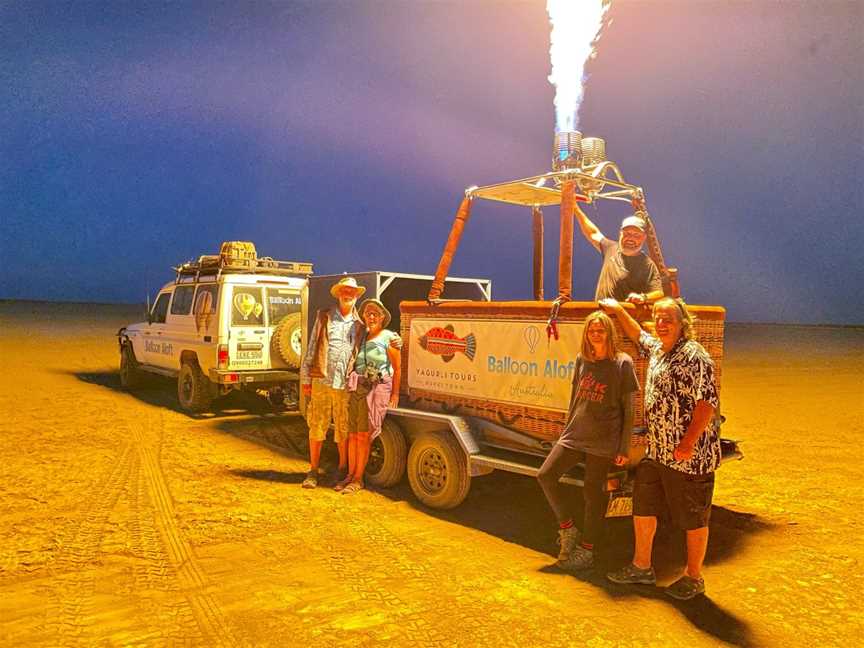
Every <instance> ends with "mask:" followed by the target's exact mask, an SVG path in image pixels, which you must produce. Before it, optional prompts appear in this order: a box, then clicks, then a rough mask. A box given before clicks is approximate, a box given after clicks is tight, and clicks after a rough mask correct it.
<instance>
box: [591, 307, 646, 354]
mask: <svg viewBox="0 0 864 648" xmlns="http://www.w3.org/2000/svg"><path fill="white" fill-rule="evenodd" d="M600 308H602V309H603V311H604V312H605V313H608V314H610V315H615V316H616V317H617V318H618V323H619V324H620V325H621V328H622V329H624V334H625V335H626V336H627V337H628V338H630V339H631V340H633V342H634V343H636V344H637V345H638V344H639V334H640V333H642V327H641V326H639V322H637V321H636V320H635V319H633V318H632V317H631V316H630V313H628V312H627V311H626V310H625V309H624V307H623V306H622V305H621V304H620V303H619V302H618V300H616V299H612V298H607V299H601V300H600Z"/></svg>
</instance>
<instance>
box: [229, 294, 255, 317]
mask: <svg viewBox="0 0 864 648" xmlns="http://www.w3.org/2000/svg"><path fill="white" fill-rule="evenodd" d="M256 306H258V307H261V305H260V304H259V303H258V302H257V301H256V300H255V298H254V297H253V296H252V295H250V294H249V293H237V294H236V295H234V308H236V309H237V310H238V311H239V312H240V314H241V315H242V316H243V319H244V320H248V319H249V316H250V315H251V314H252V311H254V310H255V307H256Z"/></svg>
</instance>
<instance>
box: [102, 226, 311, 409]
mask: <svg viewBox="0 0 864 648" xmlns="http://www.w3.org/2000/svg"><path fill="white" fill-rule="evenodd" d="M174 270H175V272H176V276H175V278H174V281H171V282H169V283H167V284H165V285H164V286H163V287H162V289H161V290H160V291H159V294H158V295H157V297H156V300H155V302H154V303H153V307H152V308H150V309H149V311H148V313H147V321H145V322H140V323H137V324H130V325H129V326H126V327H123V328H121V329H120V330H119V331H118V333H117V336H118V340H119V343H120V382H121V384H122V386H123V387H124V388H125V389H134V388H135V387H136V386H137V385H138V384H139V383H140V380H141V378H142V375H143V374H144V373H154V374H161V375H165V376H170V377H172V378H176V379H177V397H178V400H179V401H180V406H181V407H182V408H183V409H184V410H186V411H188V412H193V413H198V412H204V411H207V410H209V409H210V407H211V405H212V403H213V401H214V399H216V398H218V397H219V396H222V395H225V394H227V393H229V392H230V391H232V390H234V389H245V390H250V391H255V392H259V393H260V392H264V393H266V394H267V395H268V396H269V397H270V399H271V402H273V403H274V404H276V405H279V406H281V405H283V404H285V403H286V402H288V403H291V402H294V403H296V402H297V398H298V394H297V385H298V380H299V368H300V359H301V352H302V348H301V345H302V339H303V337H302V321H303V315H304V313H303V311H304V310H305V306H304V304H305V303H306V299H305V293H306V290H307V287H306V286H307V278H308V276H309V275H310V274H311V273H312V264H311V263H301V262H296V261H277V260H274V259H271V258H269V257H263V258H259V257H258V256H257V253H256V251H255V247H254V245H253V244H252V243H248V242H238V241H231V242H226V243H223V244H222V249H221V251H220V254H218V255H207V256H202V257H199V259H198V260H197V261H190V262H188V263H184V264H183V265H180V266H178V267H175V268H174Z"/></svg>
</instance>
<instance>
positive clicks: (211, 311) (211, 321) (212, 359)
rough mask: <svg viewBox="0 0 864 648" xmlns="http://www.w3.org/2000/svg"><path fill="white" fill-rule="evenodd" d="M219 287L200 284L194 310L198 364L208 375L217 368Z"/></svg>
mask: <svg viewBox="0 0 864 648" xmlns="http://www.w3.org/2000/svg"><path fill="white" fill-rule="evenodd" d="M218 304H219V285H218V284H215V283H209V284H198V288H197V290H196V291H195V302H194V306H193V308H192V320H193V325H194V327H195V343H194V348H195V353H196V355H197V356H198V364H199V365H200V366H201V370H202V371H204V373H205V374H206V373H207V372H208V371H210V369H213V368H215V367H216V366H217V364H218V361H217V344H218V341H219V339H218V331H219V311H218V307H217V305H218Z"/></svg>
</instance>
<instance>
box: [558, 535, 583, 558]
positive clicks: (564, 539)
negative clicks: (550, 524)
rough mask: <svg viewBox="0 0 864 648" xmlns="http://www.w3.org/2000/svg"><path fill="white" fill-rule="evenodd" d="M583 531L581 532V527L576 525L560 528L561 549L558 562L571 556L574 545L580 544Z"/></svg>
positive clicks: (559, 541)
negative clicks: (578, 527)
mask: <svg viewBox="0 0 864 648" xmlns="http://www.w3.org/2000/svg"><path fill="white" fill-rule="evenodd" d="M581 535H582V534H581V533H579V529H577V528H576V527H575V526H571V527H569V528H567V529H558V546H559V547H560V549H559V550H558V562H559V563H563V562H565V561H566V560H567V559H568V558H570V552H571V551H573V547H575V546H576V545H578V544H579V541H580V540H581V539H582V538H581Z"/></svg>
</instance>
